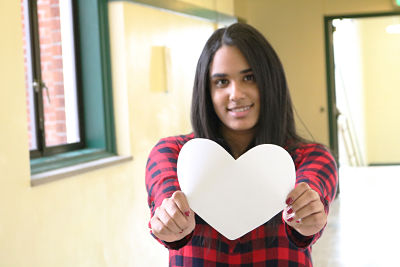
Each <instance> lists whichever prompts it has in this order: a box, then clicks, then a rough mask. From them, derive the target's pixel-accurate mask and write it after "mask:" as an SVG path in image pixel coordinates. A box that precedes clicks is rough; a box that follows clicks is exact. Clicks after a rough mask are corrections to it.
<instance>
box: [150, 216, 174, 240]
mask: <svg viewBox="0 0 400 267" xmlns="http://www.w3.org/2000/svg"><path fill="white" fill-rule="evenodd" d="M150 224H151V231H152V232H153V234H155V235H156V236H157V237H159V236H160V235H168V234H171V233H172V232H171V230H170V229H168V227H167V226H166V225H164V223H163V222H162V221H160V219H159V218H158V217H157V216H153V218H151V220H150Z"/></svg>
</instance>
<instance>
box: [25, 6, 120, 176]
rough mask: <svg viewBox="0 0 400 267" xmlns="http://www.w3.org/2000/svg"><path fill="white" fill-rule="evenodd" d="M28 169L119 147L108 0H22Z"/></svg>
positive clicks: (45, 167) (84, 158) (86, 158)
mask: <svg viewBox="0 0 400 267" xmlns="http://www.w3.org/2000/svg"><path fill="white" fill-rule="evenodd" d="M21 8H22V14H23V17H22V19H21V21H22V26H23V28H24V34H25V36H24V55H25V73H26V89H27V92H26V94H27V102H28V103H27V119H28V122H29V129H28V130H29V131H28V132H29V141H30V143H29V144H30V156H31V173H32V174H38V173H42V172H45V171H49V170H54V169H58V168H61V167H66V166H71V165H75V164H78V163H82V162H87V161H92V160H95V159H100V158H104V157H110V156H113V155H115V140H114V122H113V106H112V97H111V96H112V91H111V71H110V65H111V64H110V55H109V53H110V52H109V35H108V21H107V12H108V10H107V1H106V0H92V1H88V0H21Z"/></svg>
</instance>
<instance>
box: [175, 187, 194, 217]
mask: <svg viewBox="0 0 400 267" xmlns="http://www.w3.org/2000/svg"><path fill="white" fill-rule="evenodd" d="M171 199H172V200H174V201H175V204H176V205H177V206H178V208H179V210H180V211H181V212H182V214H184V215H185V216H186V217H189V215H190V207H189V203H188V201H187V198H186V196H185V194H184V193H183V192H182V191H176V192H174V194H173V195H172V197H171Z"/></svg>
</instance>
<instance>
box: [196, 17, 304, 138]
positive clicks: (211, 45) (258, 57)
mask: <svg viewBox="0 0 400 267" xmlns="http://www.w3.org/2000/svg"><path fill="white" fill-rule="evenodd" d="M223 45H227V46H235V47H237V48H238V49H239V50H240V51H241V53H242V54H243V55H244V57H245V58H246V60H247V62H248V64H249V65H250V67H251V69H252V71H253V74H254V77H255V80H256V83H257V86H258V89H259V91H260V92H259V93H260V115H259V120H258V123H257V126H256V127H257V131H256V134H255V138H254V140H253V142H252V146H256V145H259V144H266V143H268V144H276V145H279V146H285V145H288V142H289V143H291V144H292V145H294V144H296V143H298V142H304V141H305V140H304V139H302V138H301V137H300V136H299V135H298V134H297V133H296V128H295V123H294V117H293V108H292V101H291V98H290V94H289V89H288V86H287V82H286V77H285V73H284V70H283V67H282V64H281V62H280V60H279V57H278V55H277V54H276V52H275V50H274V49H273V48H272V46H271V45H270V44H269V42H268V41H267V40H266V39H265V37H264V36H263V35H262V34H261V33H260V32H259V31H257V30H256V29H255V28H253V27H252V26H250V25H247V24H243V23H235V24H232V25H230V26H229V27H226V28H221V29H218V30H216V31H215V32H214V33H213V34H212V35H211V37H210V38H209V39H208V41H207V42H206V44H205V46H204V48H203V51H202V53H201V55H200V58H199V61H198V63H197V68H196V75H195V81H194V86H193V96H192V108H191V122H192V127H193V131H194V135H195V137H200V138H207V139H211V140H214V141H217V140H219V139H221V137H222V136H221V135H220V132H219V129H220V127H219V126H220V124H221V121H220V120H219V118H218V116H217V114H216V113H215V111H214V107H213V104H212V100H211V94H210V77H209V76H210V74H209V71H210V64H211V62H212V60H213V58H214V55H215V53H216V51H217V50H218V49H219V48H221V46H223Z"/></svg>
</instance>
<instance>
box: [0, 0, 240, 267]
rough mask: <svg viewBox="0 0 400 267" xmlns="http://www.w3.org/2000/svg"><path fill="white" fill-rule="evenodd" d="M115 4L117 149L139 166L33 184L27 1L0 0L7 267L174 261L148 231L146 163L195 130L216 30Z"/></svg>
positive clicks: (0, 251)
mask: <svg viewBox="0 0 400 267" xmlns="http://www.w3.org/2000/svg"><path fill="white" fill-rule="evenodd" d="M229 3H230V4H229ZM225 4H226V5H227V6H226V7H227V8H228V9H229V8H230V9H232V6H233V5H232V1H225ZM109 7H110V19H111V21H110V29H111V35H112V37H111V45H112V65H113V69H112V71H113V85H114V106H115V121H116V137H117V148H118V152H119V154H121V155H132V156H133V157H134V160H133V161H130V162H127V163H122V164H119V165H115V166H111V167H107V168H103V169H98V170H96V171H91V172H89V173H85V174H81V175H75V176H73V177H70V178H67V179H63V180H59V181H56V182H52V183H48V184H44V185H41V186H37V187H31V186H30V169H29V152H28V151H29V147H28V133H27V122H26V98H25V84H24V65H23V50H22V26H21V19H20V18H21V14H20V12H21V11H20V2H19V1H5V0H0V32H1V33H2V40H1V49H0V58H1V60H0V80H1V88H0V122H1V125H2V128H1V132H0V147H1V149H0V171H1V172H0V185H1V186H0V214H1V220H0V266H2V267H3V266H4V267H26V266H30V267H47V266H48V267H53V266H58V267H71V266H74V267H76V266H82V267H90V266H93V267H99V266H112V267H115V266H121V267H122V266H124V267H125V266H149V267H153V266H154V267H158V266H165V265H167V250H166V249H165V248H163V247H162V246H161V245H160V244H158V243H157V242H156V241H155V240H154V239H152V238H151V236H150V235H149V232H148V228H147V223H148V219H149V210H148V207H147V203H146V192H145V185H144V172H145V163H146V160H147V156H148V153H149V152H150V149H151V147H152V146H153V145H154V144H155V143H156V141H157V140H158V139H159V138H161V137H163V136H166V135H171V134H178V133H179V134H182V133H187V132H189V131H190V122H189V114H188V110H189V107H190V97H191V88H192V82H193V81H192V80H193V75H194V66H195V64H196V62H197V59H198V56H199V53H200V49H201V47H202V46H203V44H204V42H205V41H206V38H207V37H208V36H209V35H210V34H211V32H212V31H213V29H214V25H213V24H211V23H208V22H205V21H204V20H197V19H193V18H190V17H185V16H179V15H176V14H173V13H167V12H161V11H158V10H155V9H151V8H146V7H144V6H136V5H134V4H122V3H117V2H113V3H110V4H109ZM216 8H219V9H220V8H222V7H221V6H220V4H218V6H217V5H216ZM125 34H126V35H125ZM150 45H154V46H160V45H161V46H165V51H166V52H165V55H166V61H165V62H166V65H167V68H166V73H167V86H168V87H167V88H168V92H167V93H160V92H151V91H150V89H149V86H150V81H151V78H153V77H150V76H149V64H148V63H149V58H150V53H149V51H150V50H151V49H150ZM187 47H190V50H188V49H187ZM10 114H12V116H10Z"/></svg>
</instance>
